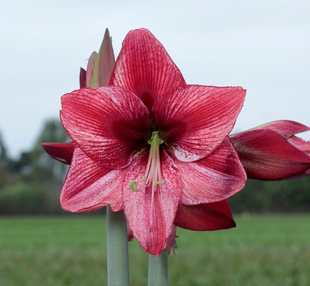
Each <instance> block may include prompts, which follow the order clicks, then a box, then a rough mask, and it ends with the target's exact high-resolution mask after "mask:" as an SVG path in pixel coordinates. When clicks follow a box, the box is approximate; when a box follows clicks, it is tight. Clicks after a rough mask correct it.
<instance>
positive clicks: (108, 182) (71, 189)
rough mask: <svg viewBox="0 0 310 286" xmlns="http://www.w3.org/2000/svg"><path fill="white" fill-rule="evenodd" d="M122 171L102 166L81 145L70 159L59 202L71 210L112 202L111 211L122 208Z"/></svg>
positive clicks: (79, 210)
mask: <svg viewBox="0 0 310 286" xmlns="http://www.w3.org/2000/svg"><path fill="white" fill-rule="evenodd" d="M122 183H123V171H121V170H112V171H111V170H110V169H105V168H102V167H101V166H100V165H99V164H97V163H96V162H94V161H93V160H92V159H90V158H89V157H88V156H87V155H86V154H85V153H84V152H83V151H82V150H81V149H80V148H75V150H74V153H73V159H72V162H71V165H70V168H69V171H68V174H67V177H66V179H65V182H64V185H63V187H62V190H61V193H60V203H61V206H62V208H63V209H64V210H67V211H70V212H86V211H93V210H97V209H100V208H102V207H105V206H107V205H110V206H111V209H112V211H114V212H116V211H120V210H122V209H123V198H122Z"/></svg>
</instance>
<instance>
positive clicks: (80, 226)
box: [0, 214, 310, 286]
mask: <svg viewBox="0 0 310 286" xmlns="http://www.w3.org/2000/svg"><path fill="white" fill-rule="evenodd" d="M236 221H237V228H235V229H231V230H225V231H218V232H208V233H207V232H201V233H199V232H191V231H187V230H183V229H180V228H178V231H177V233H178V235H179V238H178V240H177V242H178V247H179V248H178V249H177V255H176V256H173V255H171V256H170V257H169V285H171V286H173V285H177V286H183V285H186V286H191V285H197V286H198V285H213V286H224V285H225V286H230V285H233V286H234V285H236V286H245V285H249V286H256V285H257V286H258V285H259V286H262V285H263V286H268V285H270V286H271V285H272V286H275V285H279V286H287V285H292V286H293V285H294V286H303V285H304V286H309V285H310V215H264V216H256V215H255V216H254V215H251V216H246V217H241V216H237V217H236ZM105 246H106V236H105V219H104V217H100V216H92V217H90V216H85V215H81V214H77V215H75V216H72V217H71V216H70V217H0V285H3V286H12V285H14V286H15V285H16V286H26V285H27V286H28V285H31V286H37V285H38V286H39V285H40V286H41V285H42V286H62V285H74V286H79V285H81V286H82V285H83V286H95V285H106V247H105ZM129 256H130V280H131V285H134V286H139V285H147V260H148V257H147V255H146V254H145V253H144V252H143V250H142V249H141V248H140V246H139V244H138V243H137V242H136V241H134V242H131V243H130V246H129Z"/></svg>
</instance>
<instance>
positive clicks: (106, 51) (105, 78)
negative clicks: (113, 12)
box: [98, 29, 115, 86]
mask: <svg viewBox="0 0 310 286" xmlns="http://www.w3.org/2000/svg"><path fill="white" fill-rule="evenodd" d="M114 64H115V58H114V51H113V46H112V38H111V37H110V33H109V30H108V29H106V30H105V33H104V37H103V41H102V44H101V47H100V51H99V54H98V65H99V66H98V76H99V86H105V85H108V83H109V80H110V77H111V73H112V70H113V67H114Z"/></svg>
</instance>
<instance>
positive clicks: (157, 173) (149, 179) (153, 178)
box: [129, 131, 165, 225]
mask: <svg viewBox="0 0 310 286" xmlns="http://www.w3.org/2000/svg"><path fill="white" fill-rule="evenodd" d="M163 142H164V141H163V140H162V139H161V138H160V137H159V135H158V131H153V133H152V137H151V138H150V139H149V141H148V143H149V144H150V145H151V146H150V151H149V158H148V162H147V165H146V170H145V174H144V176H143V177H142V181H144V188H143V190H145V188H146V187H148V186H150V184H152V195H151V216H150V217H151V225H152V224H153V208H154V195H155V191H156V187H157V185H162V184H164V183H165V182H164V180H162V178H161V168H160V145H161V144H162V143H163ZM129 187H130V190H131V191H138V182H137V181H135V180H133V181H131V182H130V183H129Z"/></svg>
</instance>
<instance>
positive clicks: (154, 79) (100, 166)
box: [54, 29, 246, 255]
mask: <svg viewBox="0 0 310 286" xmlns="http://www.w3.org/2000/svg"><path fill="white" fill-rule="evenodd" d="M244 96H245V90H243V89H242V88H240V87H222V88H220V87H211V86H199V85H187V84H186V83H185V81H184V79H183V77H182V74H181V73H180V71H179V70H178V68H177V67H176V66H175V64H174V63H173V62H172V60H171V59H170V57H169V55H168V54H167V53H166V51H165V49H164V48H163V46H162V45H161V44H160V43H159V42H158V40H157V39H156V38H155V37H154V36H153V35H152V34H151V33H150V32H149V31H147V30H145V29H140V30H134V31H131V32H129V34H128V35H127V36H126V38H125V40H124V42H123V47H122V50H121V52H120V55H119V57H118V59H117V61H116V63H115V67H114V69H113V72H112V76H111V79H110V83H109V86H107V87H99V88H97V89H87V88H86V89H81V90H78V91H74V92H72V93H70V94H66V95H64V96H63V97H62V110H61V120H62V123H63V125H64V127H65V129H66V130H67V132H68V134H69V136H70V137H71V138H72V140H73V142H74V143H73V144H75V148H74V147H73V148H74V151H73V156H72V157H71V165H70V168H69V171H68V174H67V177H66V180H65V183H64V186H63V188H62V191H61V196H60V200H61V204H62V207H63V208H64V209H66V210H69V211H74V212H80V211H90V210H95V209H98V208H101V207H104V206H106V205H110V207H111V209H112V210H113V211H120V210H124V212H125V215H126V218H127V221H128V225H129V227H130V229H131V230H132V232H133V236H134V237H135V238H136V239H137V240H138V241H139V243H140V244H141V246H142V247H143V248H144V249H145V250H146V251H147V252H149V253H151V254H155V255H158V254H160V252H161V251H162V249H164V248H165V246H166V243H167V240H168V238H169V235H170V233H171V232H172V228H173V224H175V225H177V226H181V227H185V228H189V229H195V230H211V229H220V228H228V227H232V226H234V221H233V219H232V216H231V212H230V209H229V206H228V204H227V202H226V200H225V199H226V198H227V197H229V196H231V195H233V194H234V193H236V192H237V191H239V190H240V189H241V188H242V187H243V186H244V184H245V180H246V175H245V172H244V170H243V167H242V165H241V163H240V161H239V158H238V155H237V153H236V151H235V149H234V147H233V145H232V143H231V142H230V139H229V138H228V134H229V132H230V131H231V129H232V127H233V125H234V123H235V120H236V117H237V115H238V113H239V112H240V109H241V107H242V104H243V100H244ZM55 150H56V149H54V151H55ZM57 152H58V151H57V150H56V151H55V152H54V154H55V156H54V157H57V156H56V154H57ZM68 153H69V152H68ZM70 154H71V153H70ZM213 216H218V217H219V219H218V222H217V223H216V222H213V223H209V221H208V218H210V217H213Z"/></svg>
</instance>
